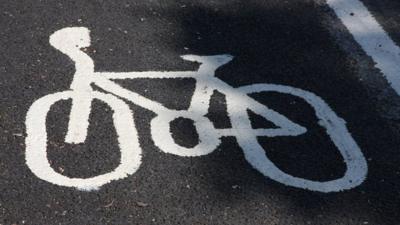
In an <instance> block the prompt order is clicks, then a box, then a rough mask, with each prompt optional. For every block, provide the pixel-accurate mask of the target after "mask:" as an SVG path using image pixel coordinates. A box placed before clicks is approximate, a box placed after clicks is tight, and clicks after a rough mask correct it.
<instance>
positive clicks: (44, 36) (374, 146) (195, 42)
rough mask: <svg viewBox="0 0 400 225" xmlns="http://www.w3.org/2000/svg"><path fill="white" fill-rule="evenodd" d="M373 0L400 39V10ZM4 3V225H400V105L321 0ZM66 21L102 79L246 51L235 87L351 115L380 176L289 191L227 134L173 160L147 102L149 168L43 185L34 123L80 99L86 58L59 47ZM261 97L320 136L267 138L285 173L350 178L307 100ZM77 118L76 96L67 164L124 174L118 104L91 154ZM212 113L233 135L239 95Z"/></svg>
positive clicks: (99, 112)
mask: <svg viewBox="0 0 400 225" xmlns="http://www.w3.org/2000/svg"><path fill="white" fill-rule="evenodd" d="M385 2H386V3H387V4H388V5H384V3H385ZM365 3H366V5H367V6H368V7H370V8H371V12H372V13H373V14H374V15H376V16H377V18H378V21H379V22H381V23H382V24H383V26H384V28H385V29H386V30H387V31H388V32H389V35H390V36H391V37H393V39H394V40H395V41H396V42H397V43H400V42H399V41H400V35H399V32H398V29H396V28H398V24H399V22H400V17H399V16H398V15H397V14H398V12H400V5H399V4H397V3H396V2H395V1H393V0H384V1H380V3H374V2H373V1H370V0H366V1H365ZM0 6H1V7H0V28H1V29H0V36H1V38H0V51H1V54H0V99H1V107H0V224H3V225H11V224H18V225H20V224H29V225H58V224H62V225H67V224H68V225H77V224H82V225H102V224H110V225H111V224H112V225H122V224H138V225H139V224H140V225H148V224H171V225H172V224H173V225H176V224H185V225H186V224H204V225H205V224H207V225H211V224H218V225H220V224H230V225H231V224H238V225H239V224H240V225H244V224H249V225H250V224H251V225H262V224H266V225H290V224H292V225H309V224H312V225H338V224H343V225H364V224H368V225H396V224H400V214H399V210H400V154H399V146H400V138H399V137H400V129H399V128H400V97H399V96H397V95H396V94H395V93H394V92H393V90H391V88H390V87H389V85H388V84H387V82H386V81H385V80H384V79H383V78H382V76H381V75H380V74H379V71H378V70H377V69H375V68H374V67H373V66H374V63H373V62H371V60H370V59H369V58H368V57H367V56H366V55H365V54H364V53H363V52H362V51H361V50H360V49H359V47H358V46H357V44H356V42H355V41H354V40H352V39H351V36H349V35H348V34H347V33H341V32H343V30H341V29H339V28H338V29H337V28H336V27H334V26H331V25H332V24H336V23H340V22H338V20H335V18H334V16H332V15H333V13H332V11H331V10H330V8H329V7H328V6H327V5H325V4H324V3H322V2H320V1H319V0H318V1H311V0H290V1H278V0H264V1H256V0H250V1H240V0H232V1H228V0H224V1H219V0H218V1H217V0H215V1H206V0H199V1H155V0H146V1H128V0H121V1H100V0H99V1H20V2H18V1H6V0H1V1H0ZM386 15H387V16H386ZM392 15H395V16H392ZM327 20H332V21H331V22H329V21H327ZM64 27H87V28H88V29H90V31H91V37H92V44H91V47H90V48H88V49H86V52H87V53H88V54H89V55H90V56H91V57H92V59H93V60H94V62H95V71H113V72H126V71H148V70H153V71H174V70H176V71H178V70H179V71H182V70H196V69H197V67H198V64H196V63H192V62H188V61H184V60H182V59H181V58H180V55H185V54H197V55H216V54H230V55H233V56H234V59H233V61H232V62H230V63H228V64H226V65H224V66H223V67H221V68H219V69H218V70H217V72H216V76H217V77H218V78H220V79H221V80H223V81H225V82H226V83H228V84H229V85H231V86H233V87H239V86H242V85H248V84H253V83H274V84H282V85H289V86H293V87H297V88H301V89H304V90H307V91H310V92H313V93H315V94H316V95H318V96H320V97H321V98H322V99H324V100H325V101H326V102H327V103H328V104H329V106H330V107H331V108H332V109H333V110H334V111H335V112H336V114H337V115H339V116H340V117H341V118H343V119H344V120H345V121H346V122H347V123H346V125H347V128H348V130H349V131H350V133H351V134H352V136H353V138H354V140H355V141H356V142H357V143H358V145H359V146H360V148H361V151H362V153H363V154H364V156H365V158H366V160H367V163H368V175H367V178H366V180H365V181H364V182H363V183H362V184H361V185H359V186H357V187H355V188H353V189H350V190H345V191H342V192H332V193H320V192H314V191H309V190H304V189H300V188H295V187H290V186H285V185H284V184H282V183H279V182H276V181H274V180H272V179H269V178H267V177H264V176H263V175H262V174H261V173H259V172H258V171H257V170H255V169H253V168H252V167H251V165H250V164H249V163H248V162H247V161H246V160H245V158H244V154H243V151H242V149H241V148H240V147H239V145H238V143H237V141H236V139H235V137H224V138H222V143H221V145H220V146H219V147H218V148H217V149H216V150H215V151H214V152H213V153H211V154H209V155H206V156H200V157H180V156H176V155H172V154H166V153H164V152H162V151H161V150H160V149H159V148H158V147H156V146H155V144H154V142H153V140H152V137H151V134H150V122H151V120H152V119H153V118H155V116H156V114H155V113H153V112H151V111H149V110H147V109H144V108H142V107H141V106H140V105H134V104H131V103H128V104H129V106H130V108H131V109H132V111H133V112H134V120H135V124H136V128H137V130H138V134H139V142H140V146H141V148H142V151H143V153H142V157H143V158H142V164H141V166H140V168H139V169H138V171H137V172H136V173H135V174H133V175H130V176H128V177H126V178H124V179H120V180H117V181H112V182H111V183H109V184H106V185H104V186H102V187H101V188H100V189H99V190H94V191H82V190H77V189H75V188H71V187H62V186H58V185H54V184H52V183H49V182H47V181H45V180H41V179H39V178H38V177H36V176H35V175H34V174H33V173H32V172H31V170H30V169H29V167H28V166H27V164H26V162H25V137H26V128H25V117H26V114H27V111H28V109H29V107H30V106H31V105H32V103H33V102H34V101H36V100H37V99H39V98H41V97H42V96H45V95H48V94H51V93H56V92H60V91H64V90H69V86H70V84H71V81H72V78H73V75H74V72H75V68H74V63H73V61H71V60H70V59H69V58H68V57H66V56H65V55H63V54H61V53H60V52H59V51H58V50H56V49H54V48H53V47H52V46H51V45H50V44H49V36H50V35H51V34H52V33H54V32H55V31H57V30H59V29H62V28H64ZM335 29H336V30H335ZM396 32H397V33H396ZM338 36H340V37H341V39H338V38H337V37H338ZM352 49H353V50H354V51H353V50H352ZM349 50H351V51H352V52H351V53H350V52H349ZM360 71H369V73H368V74H365V73H360ZM119 84H121V86H123V87H125V88H127V89H130V90H132V91H135V92H137V93H139V94H141V95H143V96H146V97H148V98H150V99H152V100H155V101H157V102H160V103H162V104H163V105H165V106H166V107H168V108H171V109H181V110H184V109H186V108H187V107H188V106H189V104H190V98H191V96H192V93H193V90H194V87H195V83H194V80H193V79H187V78H185V79H176V80H172V79H134V80H129V81H119ZM252 97H254V98H255V99H256V100H258V101H259V102H261V103H263V104H265V105H268V107H269V108H271V109H273V110H275V111H277V112H279V113H281V114H283V115H285V116H286V117H288V118H290V119H291V120H293V121H295V122H296V123H299V124H301V125H302V126H304V127H307V129H308V132H307V133H306V134H304V135H301V136H297V137H275V138H267V137H259V139H258V140H259V143H260V144H261V145H262V146H263V147H264V148H265V151H266V154H267V155H268V157H269V158H270V159H271V160H272V161H273V162H274V163H275V164H276V165H277V166H278V167H279V168H281V169H282V170H283V171H285V172H286V173H288V174H291V175H293V176H297V177H302V178H306V179H311V180H317V181H327V180H332V179H337V178H339V177H341V176H342V175H343V173H344V172H345V171H346V166H345V164H344V163H343V159H342V157H341V155H340V153H339V152H338V150H337V149H336V147H335V146H334V144H333V143H332V141H331V140H330V138H329V136H328V135H327V134H326V133H325V132H324V130H323V129H322V128H321V126H320V125H319V124H318V119H317V117H316V115H315V113H314V111H313V108H312V107H310V106H309V105H307V104H306V103H305V101H304V100H302V99H300V98H296V97H293V96H289V95H284V94H277V93H274V94H257V95H252ZM70 109H71V100H69V101H60V102H58V103H56V104H55V105H54V106H53V107H52V108H51V111H50V113H49V114H48V116H47V132H48V134H49V137H48V159H49V162H50V164H51V166H52V168H54V170H55V171H57V172H58V173H60V174H63V175H65V176H68V177H81V178H88V177H92V176H95V175H98V174H104V173H108V172H110V171H112V170H113V169H114V168H115V167H117V166H118V164H119V159H120V152H119V148H118V145H117V141H116V138H117V134H116V132H115V129H114V126H113V121H112V113H111V111H112V110H111V109H110V107H109V106H108V105H107V104H104V103H103V102H100V101H96V100H95V101H94V103H93V108H92V113H91V115H90V127H89V133H88V138H87V140H86V142H85V143H84V144H79V145H73V144H67V143H65V142H64V137H65V135H66V132H67V125H68V116H69V112H70ZM250 114H251V112H250ZM207 116H208V118H210V120H211V121H212V122H213V123H214V126H215V127H217V128H229V127H230V126H231V121H229V118H228V116H227V113H226V100H225V97H224V95H223V94H221V93H219V92H215V93H214V94H213V97H212V100H211V108H210V110H209V113H208V115H207ZM251 119H252V122H253V124H255V125H256V126H259V127H268V126H271V124H270V123H268V121H264V120H263V118H259V117H257V116H255V115H252V114H251ZM190 124H191V123H190V122H189V123H188V121H184V120H182V121H177V122H176V123H175V124H174V125H173V127H172V128H171V131H172V133H173V135H174V138H175V140H176V142H177V143H180V144H182V145H188V146H190V145H191V144H193V143H196V132H195V131H194V130H193V126H191V125H190Z"/></svg>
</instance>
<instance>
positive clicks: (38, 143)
mask: <svg viewBox="0 0 400 225" xmlns="http://www.w3.org/2000/svg"><path fill="white" fill-rule="evenodd" d="M74 95H75V93H74V92H73V91H64V92H58V93H55V94H50V95H47V96H44V97H42V98H40V99H38V100H37V101H35V102H34V103H33V104H32V106H31V107H30V109H29V111H28V113H27V116H26V133H27V137H26V140H25V143H26V156H25V157H26V163H27V165H28V167H29V168H30V169H31V171H32V172H33V173H34V174H35V175H36V176H37V177H39V178H40V179H42V180H45V181H48V182H50V183H53V184H56V185H60V186H66V187H75V188H78V189H83V190H92V189H97V188H99V187H101V186H102V185H104V184H106V183H109V182H111V181H113V180H118V179H122V178H125V177H127V176H128V175H131V174H133V173H135V172H136V170H137V169H138V168H139V166H140V164H141V148H140V146H139V141H138V135H137V132H136V128H135V124H134V121H133V115H132V112H131V110H130V109H129V106H128V105H127V104H126V103H125V102H124V101H122V100H121V99H118V98H117V97H115V96H113V95H111V94H104V93H101V92H95V91H94V92H92V93H91V98H92V99H98V100H100V101H103V102H105V103H106V104H108V105H109V106H110V107H111V109H112V110H113V122H114V126H115V128H116V132H117V135H118V143H119V147H120V151H121V158H120V164H119V166H118V167H117V168H115V170H114V171H112V172H109V173H106V174H101V175H97V176H94V177H90V178H70V177H67V176H64V175H62V174H60V173H58V172H56V171H55V170H54V169H53V168H52V167H51V166H50V163H49V161H48V159H47V131H46V117H47V114H48V112H49V111H50V107H51V106H52V105H53V104H55V103H56V102H58V101H60V100H68V99H73V98H74Z"/></svg>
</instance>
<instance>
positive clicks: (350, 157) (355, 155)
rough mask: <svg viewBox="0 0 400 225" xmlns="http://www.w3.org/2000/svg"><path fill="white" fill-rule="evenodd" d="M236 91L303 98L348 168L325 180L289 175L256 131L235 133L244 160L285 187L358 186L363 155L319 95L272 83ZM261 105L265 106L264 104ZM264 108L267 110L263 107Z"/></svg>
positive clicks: (364, 168)
mask: <svg viewBox="0 0 400 225" xmlns="http://www.w3.org/2000/svg"><path fill="white" fill-rule="evenodd" d="M237 90H238V91H240V92H242V93H243V94H246V95H249V94H252V93H261V92H277V93H282V94H289V95H292V96H295V97H298V98H301V99H303V100H304V101H306V102H307V103H308V104H309V105H310V106H312V108H313V109H314V111H315V114H316V116H317V118H318V119H319V125H320V126H322V127H323V128H324V129H325V130H326V133H327V134H328V136H329V137H330V139H331V140H332V142H333V143H334V145H335V146H336V148H337V149H338V150H339V152H340V154H341V155H342V157H343V160H344V162H345V164H346V168H347V169H346V172H345V174H344V175H343V176H342V177H341V178H339V179H335V180H330V181H325V182H319V181H313V180H307V179H303V178H299V177H295V176H292V175H290V174H287V173H285V172H283V171H282V170H280V169H279V168H278V167H277V166H275V164H274V163H273V162H272V161H271V160H270V159H269V158H268V157H267V156H266V154H265V150H264V149H263V147H262V146H261V145H260V144H259V143H258V140H257V135H256V133H254V132H241V131H238V132H240V133H239V134H238V135H236V138H237V141H238V143H239V145H240V146H241V148H242V149H243V151H244V155H245V158H246V160H247V161H248V162H249V163H250V164H251V165H252V166H253V167H254V168H255V169H257V170H258V171H259V172H261V173H262V174H263V175H264V176H266V177H269V178H271V179H273V180H275V181H278V182H280V183H283V184H285V185H288V186H293V187H297V188H302V189H308V190H312V191H319V192H337V191H342V190H346V189H351V188H354V187H356V186H358V185H360V184H361V183H362V182H363V181H364V180H365V178H366V175H367V162H366V160H365V157H364V155H363V154H362V152H361V150H360V148H359V146H358V145H357V143H356V142H355V141H354V139H353V137H352V136H351V134H350V133H349V131H348V129H347V127H346V123H345V121H344V120H343V119H342V118H340V117H339V116H337V115H336V113H335V112H334V111H333V110H332V109H331V108H330V107H329V105H328V104H326V103H325V102H324V100H322V99H321V98H320V97H318V96H317V95H315V94H313V93H311V92H308V91H304V90H301V89H298V88H294V87H290V86H284V85H275V84H254V85H248V86H243V87H240V88H238V89H237ZM257 105H258V106H257V107H258V110H259V112H256V113H260V115H261V114H262V113H263V112H261V111H260V109H261V108H260V105H261V104H257ZM262 106H263V107H265V106H264V105H262ZM248 108H249V109H250V110H251V109H252V106H251V105H249V106H248ZM265 109H266V110H269V109H268V108H266V107H265ZM272 122H273V121H272ZM261 136H262V135H261ZM281 136H286V135H281Z"/></svg>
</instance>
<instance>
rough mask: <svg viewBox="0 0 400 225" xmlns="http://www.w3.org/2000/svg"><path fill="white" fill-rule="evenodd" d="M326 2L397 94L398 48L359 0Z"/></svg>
mask: <svg viewBox="0 0 400 225" xmlns="http://www.w3.org/2000/svg"><path fill="white" fill-rule="evenodd" d="M327 3H328V5H329V6H330V7H331V8H332V9H333V10H334V11H335V13H336V15H337V16H338V17H339V18H340V20H341V21H342V23H343V24H344V25H345V26H346V28H347V29H348V30H349V31H350V33H351V34H352V35H353V37H354V39H355V40H356V41H357V42H358V43H359V44H360V45H361V47H362V48H363V49H364V51H365V52H366V53H367V55H369V56H371V57H372V59H373V60H374V61H375V63H376V65H375V66H376V67H377V68H378V69H380V70H381V71H382V73H383V75H384V77H385V78H386V79H387V80H388V82H389V83H390V85H391V86H392V88H393V89H394V90H395V91H396V93H397V94H398V95H400V48H399V47H398V46H397V45H396V44H395V43H394V41H393V40H392V39H391V38H390V37H389V35H388V34H387V33H386V32H385V31H384V30H383V28H382V27H381V25H380V24H379V23H378V22H377V21H376V20H375V18H374V17H373V16H372V14H371V13H370V12H369V11H368V9H367V8H366V7H365V5H364V4H363V3H362V2H360V1H359V0H327Z"/></svg>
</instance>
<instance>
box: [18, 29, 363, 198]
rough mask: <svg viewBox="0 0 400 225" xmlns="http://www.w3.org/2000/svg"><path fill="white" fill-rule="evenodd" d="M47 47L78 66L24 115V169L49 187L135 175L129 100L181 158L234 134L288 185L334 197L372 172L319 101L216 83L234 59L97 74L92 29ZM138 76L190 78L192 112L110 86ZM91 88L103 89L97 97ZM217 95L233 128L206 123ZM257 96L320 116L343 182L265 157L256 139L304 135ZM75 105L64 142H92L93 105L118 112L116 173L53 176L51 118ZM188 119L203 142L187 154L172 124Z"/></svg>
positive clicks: (87, 185) (253, 159) (53, 39)
mask: <svg viewBox="0 0 400 225" xmlns="http://www.w3.org/2000/svg"><path fill="white" fill-rule="evenodd" d="M50 44H51V45H52V46H53V47H55V48H56V49H58V50H59V51H61V52H62V53H64V54H65V55H67V56H68V57H69V58H71V60H73V61H74V62H75V67H76V72H75V74H74V78H73V81H72V84H71V87H70V90H67V91H63V92H57V93H54V94H49V95H46V96H44V97H42V98H40V99H38V100H36V101H35V102H34V103H33V104H32V106H31V107H30V109H29V111H28V113H27V117H26V132H27V137H26V163H27V165H28V167H29V168H30V170H31V171H32V172H33V173H34V174H35V175H36V176H37V177H39V178H40V179H43V180H45V181H48V182H50V183H53V184H56V185H60V186H66V187H75V188H78V189H83V190H94V189H98V188H99V187H101V186H102V185H104V184H107V183H109V182H111V181H114V180H118V179H123V178H126V177H127V176H129V175H131V174H134V173H135V172H136V171H137V170H138V168H139V166H140V164H141V152H142V149H141V146H140V145H139V141H138V134H137V130H136V127H135V123H134V120H133V112H132V111H131V109H130V108H129V106H128V104H127V103H126V102H125V101H130V102H132V103H134V104H136V105H139V106H141V107H144V108H146V109H148V110H151V111H153V112H154V113H156V115H157V116H156V117H155V118H154V119H153V120H152V121H151V136H152V139H153V141H154V143H155V145H156V146H157V147H158V148H159V149H160V150H161V151H164V152H166V153H170V154H175V155H178V156H190V157H194V156H202V155H206V154H209V153H211V152H213V151H214V150H215V149H216V147H217V146H218V145H219V144H220V138H221V137H222V136H234V137H236V139H237V142H238V144H239V145H240V147H241V148H242V150H243V153H244V156H245V158H246V160H247V161H248V162H249V163H250V164H251V166H252V167H253V168H254V169H256V170H258V171H259V172H260V173H262V174H263V175H264V176H266V177H268V178H270V179H272V180H275V181H277V182H280V183H282V184H285V185H289V186H293V187H297V188H303V189H307V190H312V191H320V192H334V191H341V190H345V189H351V188H354V187H356V186H358V185H359V184H361V183H362V182H363V181H364V179H365V177H366V174H367V163H366V161H365V158H364V156H363V154H362V152H361V150H360V148H359V147H358V145H357V143H356V142H355V141H354V139H353V138H352V136H351V134H350V133H349V131H348V129H347V127H346V125H345V121H344V120H343V119H341V118H340V117H338V116H337V115H336V113H335V112H334V111H333V110H332V109H331V108H330V107H329V106H328V104H326V103H325V102H324V100H322V99H321V98H320V97H318V96H317V95H315V94H313V93H311V92H308V91H304V90H301V89H298V88H294V87H290V86H284V85H276V84H266V83H261V84H252V85H248V86H242V87H238V88H234V87H232V86H230V85H228V84H227V83H225V82H224V81H222V80H220V79H218V78H217V77H215V75H214V73H215V70H216V69H217V68H219V67H221V66H223V65H225V64H227V63H229V62H230V61H231V60H232V59H233V57H232V56H230V55H213V56H197V55H184V56H182V58H183V59H184V60H188V61H192V62H197V63H199V64H200V66H199V68H198V69H197V70H196V71H146V72H120V73H114V72H95V71H94V62H93V60H92V59H91V58H90V56H88V55H87V54H86V53H85V52H83V51H82V50H81V48H85V47H89V46H90V31H89V30H88V29H87V28H84V27H68V28H63V29H61V30H58V31H56V32H55V33H54V34H52V35H51V36H50ZM136 78H150V79H151V78H168V79H177V78H193V79H195V80H196V87H195V90H194V93H193V96H192V99H191V103H190V106H189V108H188V109H187V110H173V109H169V108H166V107H165V106H163V105H162V104H161V103H158V102H156V101H152V100H150V99H148V98H146V97H144V96H142V95H140V94H138V93H135V92H133V91H130V90H127V89H125V88H123V87H121V86H119V85H118V84H117V83H115V82H114V81H113V80H118V79H136ZM91 85H96V86H97V87H100V88H101V90H103V91H104V92H100V91H95V90H93V89H92V87H91ZM214 90H218V91H219V92H221V93H223V94H224V95H225V96H226V103H227V111H228V116H229V119H230V121H231V124H232V127H231V128H227V129H216V128H215V127H214V126H213V124H212V122H211V121H210V120H209V119H208V118H207V117H205V115H206V114H207V112H208V108H209V103H210V99H211V95H212V93H213V91H214ZM259 92H265V93H268V92H278V93H284V94H288V95H292V96H295V97H298V98H301V99H303V100H304V101H305V102H307V103H308V104H309V105H310V106H311V107H312V108H313V109H314V111H315V114H316V116H317V118H318V119H319V124H320V126H322V127H323V128H324V129H325V131H326V133H327V134H328V136H329V137H330V139H331V140H332V142H333V143H334V144H335V146H336V148H337V149H338V151H339V152H340V154H341V155H342V157H343V160H344V162H345V164H346V168H347V169H346V172H345V173H344V175H343V176H342V177H341V178H338V179H335V180H330V181H324V182H320V181H313V180H307V179H303V178H300V177H295V176H292V175H290V174H287V173H285V172H283V171H282V170H281V169H280V168H278V167H277V166H276V165H275V164H274V163H273V162H272V161H271V160H270V159H269V158H268V157H267V156H266V154H265V150H264V149H263V147H262V146H261V145H260V144H259V143H258V141H257V137H258V136H266V137H276V136H299V135H302V134H304V133H305V132H307V129H306V128H305V127H303V126H301V125H299V124H296V123H294V122H293V121H291V120H290V119H288V118H287V117H285V116H284V115H282V114H280V113H278V112H276V111H274V110H272V109H270V108H268V107H267V106H265V105H263V104H261V103H260V102H258V101H256V100H254V99H253V98H251V97H250V96H249V94H252V93H259ZM68 99H72V108H71V111H70V115H69V123H68V131H67V135H66V137H65V142H67V143H83V142H85V139H86V136H87V130H88V126H89V114H90V112H91V104H92V101H93V100H94V99H98V100H100V101H103V102H104V103H106V104H108V105H109V107H110V108H111V109H112V111H113V123H114V126H115V129H116V132H117V136H118V144H119V148H120V151H121V156H120V163H119V165H118V166H117V168H115V169H114V170H113V171H111V172H109V173H105V174H101V175H97V176H94V177H90V178H71V177H67V176H64V175H62V174H60V173H58V172H57V171H55V170H54V169H53V168H52V167H51V166H50V163H49V161H48V159H47V131H46V117H47V114H48V112H49V110H50V108H51V106H52V105H53V104H55V103H56V102H58V101H61V100H68ZM247 110H250V111H252V112H254V113H256V114H258V115H260V116H262V117H264V118H265V119H267V120H268V121H271V122H272V123H274V125H275V126H276V127H274V128H263V129H255V128H253V127H252V126H251V122H250V118H249V115H248V112H247ZM177 118H187V119H190V120H192V121H194V125H195V127H196V130H197V133H198V139H199V142H198V144H197V145H196V146H194V147H191V148H188V147H184V146H181V145H179V144H177V143H176V142H175V140H174V138H173V137H172V134H171V133H170V124H171V121H174V120H175V119H177Z"/></svg>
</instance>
